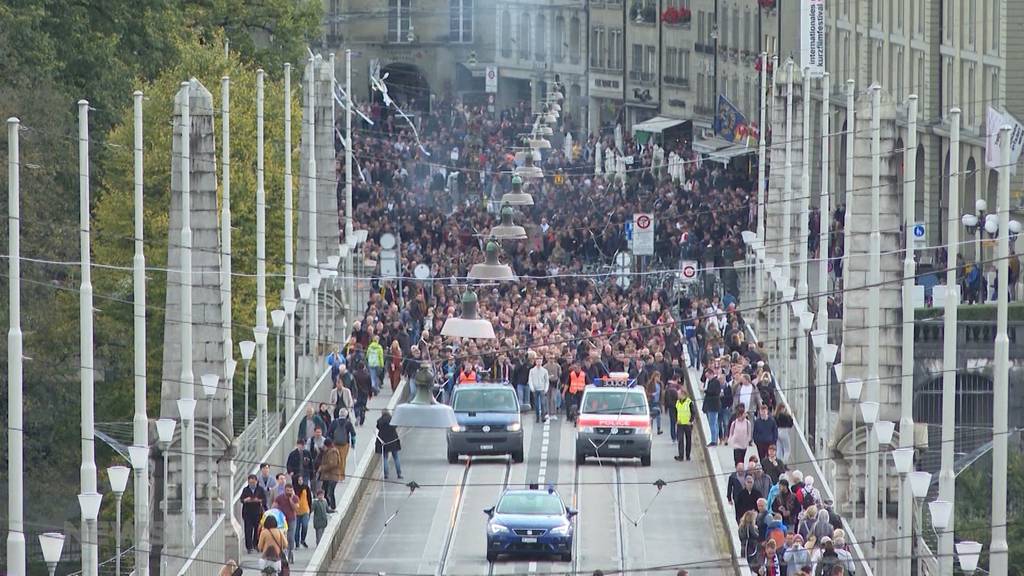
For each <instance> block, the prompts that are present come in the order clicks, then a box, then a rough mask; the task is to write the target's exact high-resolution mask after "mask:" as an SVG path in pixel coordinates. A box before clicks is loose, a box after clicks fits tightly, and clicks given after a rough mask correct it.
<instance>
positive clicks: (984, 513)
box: [955, 449, 1024, 576]
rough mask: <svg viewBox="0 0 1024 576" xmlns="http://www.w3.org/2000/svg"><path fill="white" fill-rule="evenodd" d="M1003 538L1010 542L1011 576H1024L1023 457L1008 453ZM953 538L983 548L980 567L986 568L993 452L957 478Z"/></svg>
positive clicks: (990, 518) (988, 545) (989, 535)
mask: <svg viewBox="0 0 1024 576" xmlns="http://www.w3.org/2000/svg"><path fill="white" fill-rule="evenodd" d="M1006 477H1007V506H1006V508H1007V518H1006V523H1007V525H1006V536H1007V541H1008V542H1009V543H1010V572H1009V574H1010V576H1024V455H1022V454H1021V453H1020V452H1017V451H1015V450H1013V449H1011V450H1010V455H1009V464H1008V470H1007V475H1006ZM955 518H956V524H955V530H956V539H957V540H976V541H978V542H981V543H982V544H983V545H984V548H983V550H982V556H981V564H980V566H981V567H982V568H985V569H987V568H988V554H989V551H990V550H991V539H992V453H991V452H990V453H989V454H988V455H986V456H985V457H984V458H981V459H979V460H978V461H977V462H975V463H974V464H973V465H971V467H970V468H968V469H967V470H965V471H964V472H963V473H961V474H960V476H958V477H957V479H956V516H955Z"/></svg>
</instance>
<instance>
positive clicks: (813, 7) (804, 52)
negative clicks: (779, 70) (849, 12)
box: [800, 0, 845, 78]
mask: <svg viewBox="0 0 1024 576" xmlns="http://www.w3.org/2000/svg"><path fill="white" fill-rule="evenodd" d="M840 1H845V0H840ZM804 68H807V69H808V71H809V73H810V76H811V78H821V77H822V76H823V75H824V74H825V0H800V69H801V70H803V69H804Z"/></svg>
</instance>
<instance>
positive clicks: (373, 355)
mask: <svg viewBox="0 0 1024 576" xmlns="http://www.w3.org/2000/svg"><path fill="white" fill-rule="evenodd" d="M366 366H367V367H368V368H369V370H370V388H371V389H372V394H373V395H374V396H376V395H377V394H380V387H381V381H382V380H383V379H384V347H383V346H381V344H380V338H379V337H378V336H377V335H376V334H374V335H373V337H372V339H371V340H370V345H369V346H367V347H366Z"/></svg>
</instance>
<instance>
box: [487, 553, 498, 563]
mask: <svg viewBox="0 0 1024 576" xmlns="http://www.w3.org/2000/svg"><path fill="white" fill-rule="evenodd" d="M487 561H488V562H497V561H498V553H497V552H488V553H487Z"/></svg>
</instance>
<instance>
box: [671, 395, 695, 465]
mask: <svg viewBox="0 0 1024 576" xmlns="http://www.w3.org/2000/svg"><path fill="white" fill-rule="evenodd" d="M696 421H697V410H696V409H695V408H694V406H693V399H692V398H690V396H689V395H688V394H687V393H686V389H685V388H680V389H679V400H676V425H677V426H678V430H677V431H676V432H677V433H678V435H679V454H677V455H676V457H675V459H676V460H677V461H680V462H682V461H683V460H684V459H685V460H687V461H689V460H690V449H691V447H692V445H693V424H694V422H696ZM684 457H685V458H684Z"/></svg>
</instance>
